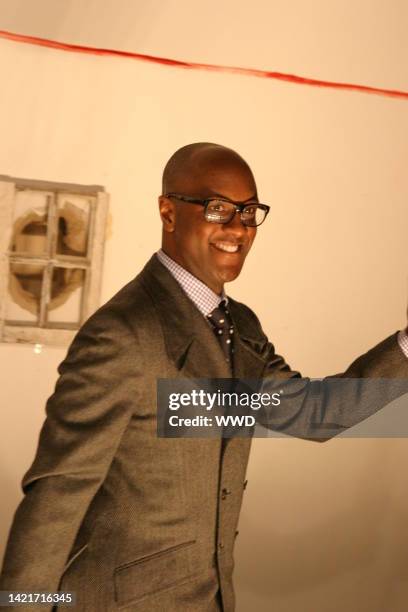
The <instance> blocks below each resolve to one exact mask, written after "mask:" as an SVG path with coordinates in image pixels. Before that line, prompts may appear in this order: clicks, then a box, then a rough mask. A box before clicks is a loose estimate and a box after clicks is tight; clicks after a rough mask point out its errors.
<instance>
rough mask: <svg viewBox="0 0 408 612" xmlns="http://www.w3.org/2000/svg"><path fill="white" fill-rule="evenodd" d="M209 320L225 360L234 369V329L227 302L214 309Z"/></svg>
mask: <svg viewBox="0 0 408 612" xmlns="http://www.w3.org/2000/svg"><path fill="white" fill-rule="evenodd" d="M207 319H208V320H209V321H210V323H211V325H212V327H213V330H214V333H215V335H216V336H217V338H218V341H219V343H220V345H221V348H222V350H223V353H224V355H225V360H226V361H228V363H229V364H230V366H231V369H232V354H233V352H234V342H233V339H234V327H233V325H232V319H231V316H230V314H229V311H228V308H227V304H226V302H225V300H222V302H220V304H219V306H218V308H214V310H213V311H212V312H211V313H210V314H209V315H207Z"/></svg>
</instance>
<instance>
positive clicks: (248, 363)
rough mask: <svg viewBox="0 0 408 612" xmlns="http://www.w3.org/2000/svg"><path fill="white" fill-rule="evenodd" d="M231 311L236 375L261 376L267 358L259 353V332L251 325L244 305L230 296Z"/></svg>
mask: <svg viewBox="0 0 408 612" xmlns="http://www.w3.org/2000/svg"><path fill="white" fill-rule="evenodd" d="M229 311H230V314H231V317H232V320H233V323H234V329H235V333H234V377H235V378H260V377H261V376H262V373H263V371H264V369H265V360H264V359H262V357H261V356H260V355H259V353H257V351H256V348H257V347H259V346H260V344H261V342H260V338H259V334H258V335H257V334H256V333H254V331H253V330H252V329H251V327H250V320H249V319H248V317H247V316H245V311H244V310H243V308H242V306H241V305H240V304H239V303H238V302H235V300H233V299H231V298H229Z"/></svg>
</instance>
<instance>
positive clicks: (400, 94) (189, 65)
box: [0, 30, 408, 100]
mask: <svg viewBox="0 0 408 612" xmlns="http://www.w3.org/2000/svg"><path fill="white" fill-rule="evenodd" d="M0 38H4V39H7V40H12V41H14V42H19V43H26V44H30V45H37V46H40V47H48V48H50V49H56V50H58V51H70V52H73V53H86V54H88V55H99V56H102V55H107V56H114V57H123V58H127V59H133V60H139V61H143V62H151V63H154V64H162V65H164V66H173V67H176V68H184V69H188V70H206V71H210V72H224V73H229V74H240V75H243V76H250V77H258V78H264V79H275V80H278V81H287V82H289V83H295V84H297V85H309V86H311V87H325V88H330V89H337V90H346V91H358V92H362V93H367V94H377V95H380V96H386V97H389V98H403V99H405V100H408V91H402V90H398V89H384V88H381V87H370V86H368V85H358V84H357V83H338V82H336V81H325V80H320V79H312V78H309V77H303V76H298V75H295V74H286V73H284V72H276V71H269V70H257V69H256V68H242V67H241V68H240V67H239V66H223V65H221V64H201V63H199V62H188V61H180V60H175V59H170V58H167V57H158V56H155V55H145V54H143V53H133V52H131V51H119V50H117V49H102V48H98V47H88V46H84V45H74V44H70V43H63V42H58V41H56V40H49V39H47V38H38V37H37V36H26V35H24V34H17V33H14V32H7V31H5V30H0Z"/></svg>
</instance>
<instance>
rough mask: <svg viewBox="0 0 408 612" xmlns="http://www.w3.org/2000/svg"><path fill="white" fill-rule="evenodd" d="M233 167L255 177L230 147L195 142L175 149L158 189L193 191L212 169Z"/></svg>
mask: <svg viewBox="0 0 408 612" xmlns="http://www.w3.org/2000/svg"><path fill="white" fill-rule="evenodd" d="M231 170H233V171H234V172H237V171H238V172H240V173H242V174H243V175H246V176H247V177H248V179H249V180H250V181H251V182H252V183H253V187H254V193H256V186H255V179H254V177H253V174H252V171H251V169H250V167H249V166H248V164H247V163H246V161H245V160H244V159H243V158H242V157H241V156H240V155H238V153H237V152H236V151H234V150H233V149H229V148H228V147H224V146H222V145H218V144H214V143H211V142H195V143H192V144H189V145H186V146H185V147H182V148H181V149H178V150H177V151H176V152H175V153H174V154H173V155H172V156H171V157H170V159H169V161H168V162H167V164H166V166H165V168H164V171H163V181H162V193H163V194H166V193H191V194H194V193H197V191H200V190H201V189H202V185H203V183H204V182H205V181H206V180H207V177H208V176H209V175H211V174H212V173H214V172H215V171H217V172H220V171H223V172H225V173H228V172H229V171H231Z"/></svg>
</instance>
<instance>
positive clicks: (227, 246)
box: [211, 240, 242, 253]
mask: <svg viewBox="0 0 408 612" xmlns="http://www.w3.org/2000/svg"><path fill="white" fill-rule="evenodd" d="M211 245H212V246H213V247H215V248H216V249H218V250H219V251H223V252H224V253H238V251H240V250H241V249H242V244H236V243H233V242H224V241H221V240H217V241H215V242H212V243H211Z"/></svg>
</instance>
